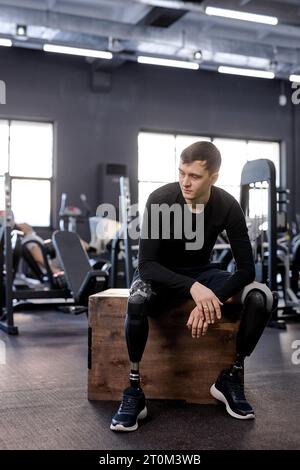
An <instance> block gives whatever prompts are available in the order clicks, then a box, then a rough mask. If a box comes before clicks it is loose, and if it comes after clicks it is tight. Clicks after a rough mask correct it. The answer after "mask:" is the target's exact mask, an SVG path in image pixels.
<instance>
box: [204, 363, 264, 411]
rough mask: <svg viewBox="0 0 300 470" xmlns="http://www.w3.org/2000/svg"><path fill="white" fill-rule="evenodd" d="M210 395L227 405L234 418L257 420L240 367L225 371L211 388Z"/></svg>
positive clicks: (227, 409)
mask: <svg viewBox="0 0 300 470" xmlns="http://www.w3.org/2000/svg"><path fill="white" fill-rule="evenodd" d="M210 393H211V395H212V396H213V397H214V398H216V399H217V400H219V401H221V402H223V403H224V404H225V406H226V411H227V413H228V414H230V416H232V417H233V418H237V419H253V418H255V415H254V411H253V409H252V407H251V405H250V404H249V403H248V402H247V400H246V397H245V393H244V385H243V380H242V377H241V370H240V369H239V368H238V367H235V366H233V367H231V368H230V369H225V370H223V371H222V372H221V373H220V375H219V377H218V378H217V380H216V382H215V383H214V384H213V385H212V386H211V387H210Z"/></svg>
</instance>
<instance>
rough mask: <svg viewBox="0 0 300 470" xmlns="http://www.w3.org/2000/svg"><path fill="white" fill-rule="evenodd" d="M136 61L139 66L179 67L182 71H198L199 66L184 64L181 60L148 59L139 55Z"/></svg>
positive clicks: (192, 63)
mask: <svg viewBox="0 0 300 470" xmlns="http://www.w3.org/2000/svg"><path fill="white" fill-rule="evenodd" d="M137 61H138V62H139V63H140V64H149V65H162V66H164V67H179V68H182V69H191V70H198V69H199V64H196V63H195V62H185V61H183V60H173V59H162V58H159V57H148V56H143V55H139V56H138V57H137Z"/></svg>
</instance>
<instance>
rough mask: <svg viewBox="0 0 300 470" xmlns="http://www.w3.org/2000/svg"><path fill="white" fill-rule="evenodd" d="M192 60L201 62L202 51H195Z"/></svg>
mask: <svg viewBox="0 0 300 470" xmlns="http://www.w3.org/2000/svg"><path fill="white" fill-rule="evenodd" d="M194 60H197V61H198V62H202V60H203V53H202V51H195V52H194Z"/></svg>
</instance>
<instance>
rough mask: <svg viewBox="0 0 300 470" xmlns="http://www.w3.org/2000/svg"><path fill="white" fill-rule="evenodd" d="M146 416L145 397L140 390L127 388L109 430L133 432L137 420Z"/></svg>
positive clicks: (136, 425) (136, 426)
mask: <svg viewBox="0 0 300 470" xmlns="http://www.w3.org/2000/svg"><path fill="white" fill-rule="evenodd" d="M146 416H147V407H146V399H145V395H144V393H143V391H142V389H140V388H134V387H128V388H126V390H124V392H123V400H122V403H121V405H120V407H119V409H118V412H117V413H116V414H115V415H114V417H113V419H112V421H111V425H110V429H111V430H112V431H135V430H136V429H137V428H138V420H139V419H144V418H146Z"/></svg>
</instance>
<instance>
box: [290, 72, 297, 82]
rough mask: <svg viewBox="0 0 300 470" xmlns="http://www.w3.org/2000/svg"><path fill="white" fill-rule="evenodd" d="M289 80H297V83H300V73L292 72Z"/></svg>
mask: <svg viewBox="0 0 300 470" xmlns="http://www.w3.org/2000/svg"><path fill="white" fill-rule="evenodd" d="M289 81H290V82H297V83H300V75H295V74H294V73H292V74H291V75H290V76H289Z"/></svg>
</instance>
